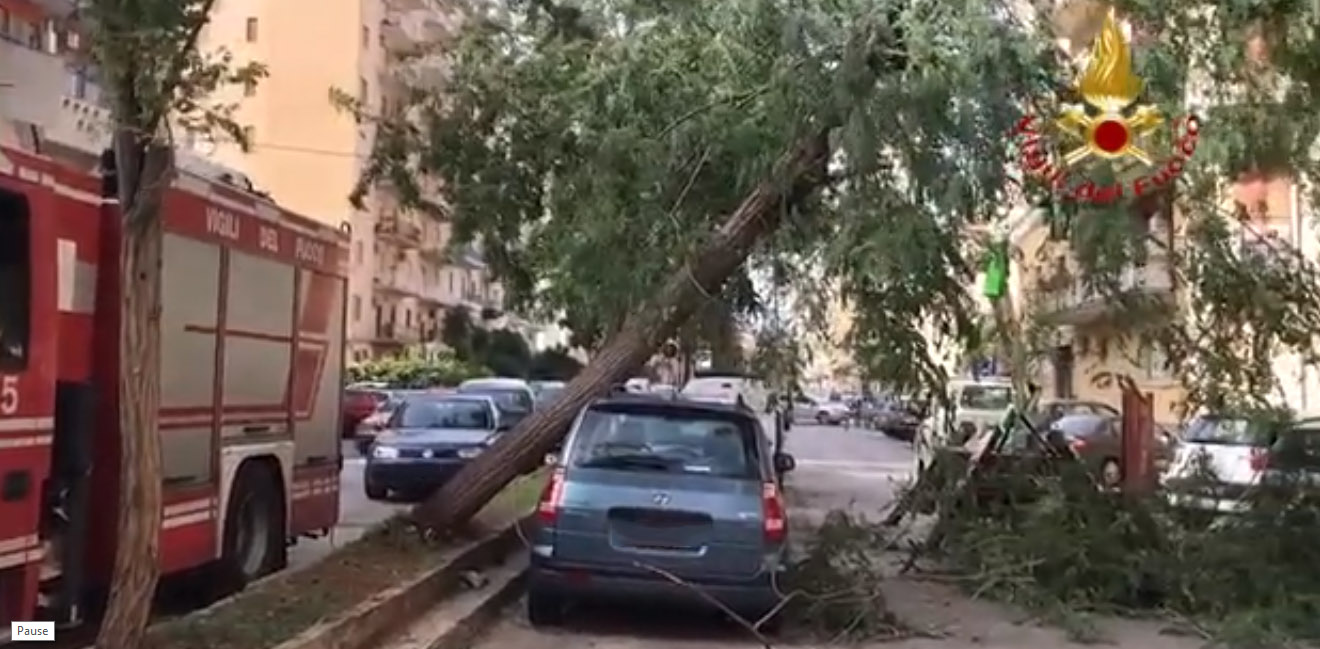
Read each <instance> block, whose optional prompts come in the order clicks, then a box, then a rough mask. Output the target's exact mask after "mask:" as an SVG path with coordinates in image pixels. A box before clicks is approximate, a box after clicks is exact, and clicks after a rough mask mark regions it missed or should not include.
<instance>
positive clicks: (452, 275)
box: [445, 270, 454, 295]
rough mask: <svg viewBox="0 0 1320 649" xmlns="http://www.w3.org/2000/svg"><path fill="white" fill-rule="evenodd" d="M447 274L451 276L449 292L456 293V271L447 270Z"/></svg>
mask: <svg viewBox="0 0 1320 649" xmlns="http://www.w3.org/2000/svg"><path fill="white" fill-rule="evenodd" d="M445 274H446V275H448V276H449V293H450V295H452V294H453V293H454V271H452V270H447V271H445Z"/></svg>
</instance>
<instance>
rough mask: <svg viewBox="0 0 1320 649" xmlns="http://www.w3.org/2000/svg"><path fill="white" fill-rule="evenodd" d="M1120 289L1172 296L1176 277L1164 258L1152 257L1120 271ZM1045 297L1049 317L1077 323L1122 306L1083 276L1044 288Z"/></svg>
mask: <svg viewBox="0 0 1320 649" xmlns="http://www.w3.org/2000/svg"><path fill="white" fill-rule="evenodd" d="M1117 288H1118V290H1117V293H1118V294H1119V295H1128V296H1145V297H1151V298H1159V299H1162V300H1168V299H1172V296H1173V277H1172V274H1171V269H1170V267H1169V264H1168V262H1167V261H1163V260H1158V261H1157V260H1151V262H1149V263H1147V264H1146V265H1145V266H1133V267H1129V268H1127V269H1125V270H1123V271H1122V272H1121V273H1120V274H1119V277H1118V287H1117ZM1043 298H1044V299H1043V300H1042V301H1043V304H1044V312H1045V313H1046V314H1047V315H1046V317H1047V318H1048V319H1049V320H1051V321H1053V322H1055V323H1057V324H1067V325H1074V326H1075V325H1084V324H1089V323H1092V322H1095V321H1098V320H1102V319H1104V318H1105V317H1107V316H1111V315H1113V313H1114V310H1115V308H1117V307H1118V306H1119V305H1117V304H1115V303H1114V300H1113V296H1111V295H1107V294H1105V293H1103V292H1101V291H1098V290H1096V289H1094V288H1092V287H1088V286H1086V285H1085V284H1084V283H1083V282H1082V281H1081V280H1080V279H1074V280H1072V281H1069V282H1068V283H1067V285H1066V286H1064V287H1061V288H1056V289H1053V290H1047V291H1045V292H1044V294H1043Z"/></svg>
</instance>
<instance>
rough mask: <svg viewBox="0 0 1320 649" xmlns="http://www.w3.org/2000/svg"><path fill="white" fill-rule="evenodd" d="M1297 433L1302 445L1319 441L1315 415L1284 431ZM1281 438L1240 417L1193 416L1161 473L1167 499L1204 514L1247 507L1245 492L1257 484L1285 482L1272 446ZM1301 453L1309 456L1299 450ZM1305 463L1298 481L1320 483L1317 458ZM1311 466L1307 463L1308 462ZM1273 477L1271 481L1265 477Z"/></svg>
mask: <svg viewBox="0 0 1320 649" xmlns="http://www.w3.org/2000/svg"><path fill="white" fill-rule="evenodd" d="M1287 434H1288V435H1297V436H1301V438H1300V441H1299V443H1300V444H1301V445H1302V446H1301V447H1302V448H1303V449H1307V450H1310V449H1314V448H1317V447H1318V445H1317V443H1320V419H1304V420H1302V421H1299V422H1297V423H1296V424H1294V425H1293V427H1292V428H1291V429H1290V430H1289V431H1288V433H1287ZM1279 443H1280V440H1279V439H1278V437H1277V436H1276V435H1269V434H1267V433H1265V432H1264V431H1261V430H1259V429H1258V428H1257V427H1256V426H1252V425H1251V424H1250V423H1248V422H1247V421H1245V420H1242V419H1231V418H1221V417H1209V416H1207V417H1197V418H1196V419H1193V420H1192V422H1191V423H1190V424H1189V425H1188V426H1187V429H1186V432H1185V433H1184V435H1183V439H1182V441H1181V443H1180V444H1179V446H1178V451H1177V453H1176V455H1175V456H1174V459H1173V462H1172V463H1171V464H1170V466H1169V469H1168V470H1167V471H1166V472H1165V473H1164V475H1162V476H1160V483H1161V485H1162V486H1163V487H1164V493H1165V496H1166V497H1167V498H1168V500H1169V502H1170V504H1172V505H1174V506H1176V507H1179V508H1183V509H1191V510H1199V511H1202V512H1208V513H1217V514H1231V513H1238V512H1242V511H1244V510H1246V509H1247V508H1248V507H1249V506H1250V501H1249V495H1250V493H1251V492H1252V491H1253V490H1255V489H1257V488H1259V487H1260V486H1261V484H1262V483H1266V482H1269V483H1270V484H1279V483H1282V482H1284V480H1283V474H1284V473H1285V472H1286V469H1285V468H1284V467H1280V466H1279V457H1278V454H1276V452H1275V451H1276V450H1277V449H1278V447H1279ZM1303 456H1304V457H1306V456H1313V452H1312V453H1304V454H1303ZM1306 459H1307V460H1310V461H1308V462H1307V463H1306V465H1304V466H1300V467H1298V468H1299V469H1300V470H1301V471H1302V476H1303V482H1304V483H1306V484H1310V485H1312V486H1315V485H1320V463H1316V462H1314V459H1316V458H1314V457H1306ZM1313 463H1314V464H1317V465H1316V466H1310V465H1311V464H1313ZM1271 477H1274V478H1276V480H1275V481H1270V478H1271Z"/></svg>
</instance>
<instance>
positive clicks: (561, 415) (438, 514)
mask: <svg viewBox="0 0 1320 649" xmlns="http://www.w3.org/2000/svg"><path fill="white" fill-rule="evenodd" d="M831 130H832V129H831V128H829V127H821V128H819V129H818V130H817V131H816V132H815V133H812V134H810V135H807V136H805V137H802V138H801V139H799V140H798V141H796V142H795V143H794V144H793V146H792V148H791V149H790V150H789V151H788V152H786V153H785V154H783V155H782V156H781V157H780V159H779V160H778V162H777V163H776V164H775V166H774V169H773V170H772V171H771V173H770V174H769V175H768V176H767V177H766V178H765V179H763V180H762V181H761V182H760V183H759V184H758V185H757V186H756V188H755V189H753V190H752V192H751V193H750V194H748V196H747V197H746V198H745V199H743V201H742V203H741V204H740V205H739V206H738V209H736V210H735V211H734V212H733V214H732V215H730V216H729V218H728V219H727V220H725V222H724V224H723V225H722V226H721V227H720V229H719V230H717V231H716V232H715V234H714V236H713V237H712V238H711V240H710V241H709V242H708V243H707V244H706V245H705V246H703V247H702V248H701V249H700V250H698V251H697V252H696V254H694V255H693V256H692V257H691V258H690V259H689V260H687V262H686V263H684V264H683V266H682V267H680V268H678V269H677V270H675V271H674V273H673V274H672V275H671V276H670V278H669V279H668V280H667V281H666V282H665V284H664V286H663V287H662V288H661V289H660V291H659V293H658V294H657V295H656V297H655V299H653V300H651V301H650V302H649V303H647V304H646V305H644V306H643V307H642V308H641V309H639V310H638V311H637V312H636V313H634V314H633V315H632V317H630V318H629V319H628V321H627V322H625V323H624V326H623V327H622V329H620V331H619V332H618V333H617V334H615V335H614V336H613V337H612V338H611V339H610V340H609V341H608V342H606V343H605V345H604V346H603V347H602V348H601V350H600V352H599V353H598V354H596V356H595V357H594V358H593V359H592V361H591V363H590V364H589V365H587V367H586V368H584V369H583V370H582V373H580V374H578V376H577V377H576V378H574V379H573V381H572V382H570V383H569V384H568V386H567V387H566V388H565V389H564V393H563V395H562V396H561V397H560V398H558V399H556V400H555V401H554V402H553V403H552V404H551V405H550V406H549V407H548V408H546V409H545V410H540V411H537V412H535V413H533V414H532V415H531V416H529V417H527V418H526V419H524V420H523V421H522V422H520V423H519V424H518V425H517V427H515V428H514V430H513V431H511V432H510V434H508V435H505V436H503V437H502V438H501V439H500V440H499V441H498V442H496V443H495V445H494V446H493V447H491V449H490V450H488V451H486V452H485V453H483V454H482V455H481V456H479V457H477V459H476V460H474V461H473V462H472V463H470V464H468V465H467V466H466V467H465V468H464V469H463V470H462V471H460V472H459V473H458V475H456V476H454V478H453V479H452V480H450V481H449V482H448V483H447V484H446V485H445V486H444V487H442V488H441V489H440V490H439V491H437V492H436V493H435V494H432V496H431V497H430V498H428V499H427V500H426V501H424V502H423V503H421V504H420V505H418V506H417V507H416V508H415V509H414V511H413V515H414V518H415V519H416V520H417V521H418V522H419V523H420V524H421V525H423V526H424V527H426V528H428V529H432V530H448V529H452V527H453V526H455V525H457V524H461V523H463V522H465V521H467V520H468V519H470V518H471V517H472V516H473V515H474V514H476V513H477V512H478V511H480V509H481V508H482V506H483V505H485V504H486V502H488V501H489V500H490V499H491V498H493V497H494V496H495V494H497V493H499V491H500V490H501V489H503V488H504V486H505V485H507V484H508V483H509V482H510V481H511V480H513V479H514V478H515V477H517V476H518V475H520V474H521V473H522V472H523V471H525V470H526V469H528V468H529V467H531V466H534V465H535V464H538V463H540V462H541V461H542V458H544V457H545V454H546V453H549V452H550V451H551V450H553V448H554V447H555V445H556V444H557V443H559V442H560V441H561V440H562V439H563V437H564V435H565V434H566V433H567V432H568V430H567V429H568V426H569V424H570V422H571V421H572V419H573V417H574V415H576V414H577V412H578V410H580V409H581V408H582V407H583V406H584V405H586V403H587V402H588V401H589V400H590V399H591V398H593V397H595V396H597V395H600V394H603V393H605V392H606V391H607V390H608V389H609V387H610V386H611V385H613V384H615V383H618V382H620V381H623V380H625V379H627V378H628V377H629V376H631V375H632V373H633V372H634V371H636V369H637V368H638V367H639V366H640V365H641V364H642V363H643V362H645V361H646V359H647V358H648V357H649V356H650V355H651V354H652V353H654V351H655V350H656V349H657V348H659V346H660V344H661V342H663V341H664V340H665V339H666V338H668V337H669V336H671V335H673V333H674V331H676V330H677V329H678V327H679V325H681V324H682V323H683V322H684V320H686V319H687V318H688V317H689V316H691V315H692V313H693V312H695V311H696V310H697V309H698V308H699V307H700V306H701V304H702V302H703V300H705V299H707V297H706V296H708V295H711V294H715V293H718V292H719V289H720V286H721V285H722V284H723V283H724V281H725V280H726V279H728V277H729V276H730V275H731V274H732V273H733V272H734V271H735V270H737V269H738V267H739V266H741V265H742V264H743V262H744V261H746V259H747V256H748V255H749V254H750V253H751V251H752V248H753V247H754V246H755V245H756V243H757V242H758V241H760V240H762V239H763V238H765V237H766V235H768V234H770V233H772V232H774V231H775V230H776V229H777V228H778V227H779V226H780V223H781V218H782V217H783V215H785V214H788V213H790V212H791V208H792V207H793V206H794V205H797V204H799V203H800V202H801V201H802V200H803V199H805V198H807V197H808V196H810V195H811V194H813V193H814V192H815V191H816V190H818V189H820V188H821V187H823V186H824V185H825V184H826V183H827V182H828V180H829V178H828V174H827V172H826V169H825V164H826V161H827V160H828V159H829V153H830V144H829V134H830V131H831Z"/></svg>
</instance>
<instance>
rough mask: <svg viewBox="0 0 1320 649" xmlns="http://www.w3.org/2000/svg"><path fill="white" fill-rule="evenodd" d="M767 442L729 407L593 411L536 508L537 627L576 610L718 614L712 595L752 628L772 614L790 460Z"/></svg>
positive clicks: (642, 404) (649, 404)
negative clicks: (692, 608) (679, 607)
mask: <svg viewBox="0 0 1320 649" xmlns="http://www.w3.org/2000/svg"><path fill="white" fill-rule="evenodd" d="M767 439H768V438H767V436H766V435H765V434H764V433H763V431H762V430H761V428H760V423H759V421H758V418H757V416H756V414H755V413H751V412H749V411H748V410H747V409H745V408H739V407H737V406H733V405H726V404H717V403H708V402H695V401H687V400H682V399H672V400H671V399H657V398H654V397H649V398H648V397H646V396H640V395H638V396H629V395H617V396H613V397H610V398H607V399H602V400H598V401H596V402H594V403H592V404H591V405H589V406H588V407H587V408H586V409H585V411H584V413H583V415H582V417H581V418H580V419H579V421H578V423H577V425H576V428H575V429H574V430H573V431H571V433H570V435H569V438H568V442H567V445H566V448H567V452H566V453H565V454H563V455H562V456H561V457H559V458H557V459H556V465H555V467H554V471H553V473H552V476H551V478H550V480H549V482H548V483H547V485H546V487H545V491H544V492H543V494H542V497H541V502H540V504H539V506H538V508H537V513H538V515H539V518H540V523H541V526H540V529H539V530H538V531H537V532H536V534H535V536H534V537H533V540H532V548H531V574H530V581H529V588H528V595H527V613H528V616H529V618H530V620H531V622H532V624H536V625H547V624H555V623H558V622H559V621H560V620H561V616H562V615H563V613H564V611H565V606H566V604H567V603H568V602H570V601H571V600H574V599H580V598H605V599H611V600H620V599H622V600H629V599H632V600H641V601H647V600H651V601H655V600H663V601H670V602H675V603H687V604H695V605H699V606H708V605H709V603H708V602H707V600H705V599H704V598H703V597H702V596H701V595H699V594H698V593H704V594H706V595H709V596H711V597H714V598H716V599H717V600H719V601H720V602H721V603H723V604H724V605H725V606H728V607H729V608H731V609H732V610H735V611H738V612H739V613H740V614H743V615H745V616H746V617H747V618H748V619H758V618H760V617H761V616H763V615H765V614H766V613H768V612H769V611H771V610H772V609H773V608H774V607H775V605H776V603H777V602H778V601H779V596H778V595H777V594H776V590H775V579H776V578H778V576H779V575H781V573H782V571H783V570H784V569H785V567H786V562H785V557H784V553H785V549H786V547H787V532H788V521H787V519H786V508H785V504H784V500H783V498H782V497H781V495H780V491H779V487H778V484H777V482H776V476H777V474H778V473H780V472H786V471H789V470H792V468H793V458H792V457H791V456H789V455H786V454H772V453H771V451H770V445H769V442H768V441H767ZM660 571H664V572H666V573H669V574H670V575H673V576H675V577H678V578H679V579H682V580H683V581H684V582H686V585H679V584H675V583H674V582H673V581H671V580H670V579H669V578H667V577H666V576H665V575H664V574H662V573H661V572H660Z"/></svg>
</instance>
